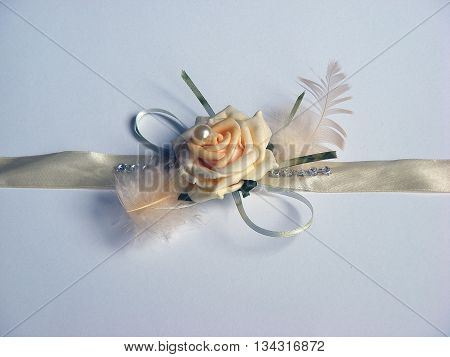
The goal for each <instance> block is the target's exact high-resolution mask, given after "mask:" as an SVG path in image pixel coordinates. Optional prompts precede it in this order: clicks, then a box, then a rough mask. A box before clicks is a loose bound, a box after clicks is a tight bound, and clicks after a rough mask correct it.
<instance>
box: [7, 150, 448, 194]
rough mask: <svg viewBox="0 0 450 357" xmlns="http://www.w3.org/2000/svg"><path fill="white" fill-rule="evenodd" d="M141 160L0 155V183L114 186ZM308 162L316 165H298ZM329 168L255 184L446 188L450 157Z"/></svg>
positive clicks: (330, 189) (338, 189) (331, 189)
mask: <svg viewBox="0 0 450 357" xmlns="http://www.w3.org/2000/svg"><path fill="white" fill-rule="evenodd" d="M142 160H143V157H139V156H137V155H115V154H102V153H97V152H84V151H63V152H59V153H54V154H46V155H37V156H22V157H0V187H9V188H49V189H54V188H63V189H80V188H90V189H114V180H113V170H114V167H115V166H117V165H118V164H120V163H129V164H134V163H138V162H143V161H142ZM316 165H317V164H316ZM311 166H314V163H311V164H306V165H302V167H303V168H307V167H311ZM327 166H329V167H330V168H331V169H332V171H333V173H332V174H331V175H329V176H325V175H320V176H309V177H300V176H291V177H276V178H275V177H270V176H269V175H266V176H264V177H263V178H262V179H261V180H260V181H259V182H258V184H262V185H265V186H268V187H272V188H275V189H283V188H284V189H289V190H296V191H303V192H327V193H351V192H440V193H449V192H450V160H393V161H357V162H327Z"/></svg>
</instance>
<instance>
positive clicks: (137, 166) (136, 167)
mask: <svg viewBox="0 0 450 357" xmlns="http://www.w3.org/2000/svg"><path fill="white" fill-rule="evenodd" d="M138 168H139V165H136V164H133V165H131V166H130V170H131V171H135V170H137V169H138Z"/></svg>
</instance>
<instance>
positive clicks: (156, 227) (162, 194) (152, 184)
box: [115, 165, 201, 238]
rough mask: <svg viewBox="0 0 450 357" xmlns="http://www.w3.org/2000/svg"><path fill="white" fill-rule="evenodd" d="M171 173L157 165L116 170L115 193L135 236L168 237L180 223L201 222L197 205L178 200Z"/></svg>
mask: <svg viewBox="0 0 450 357" xmlns="http://www.w3.org/2000/svg"><path fill="white" fill-rule="evenodd" d="M171 176H172V175H171V172H169V171H168V170H166V169H164V168H163V167H162V166H160V165H158V166H154V167H151V168H146V169H145V170H136V171H134V172H118V173H115V184H116V192H117V195H118V197H119V199H120V202H121V203H122V205H123V207H124V208H125V210H126V211H127V213H128V215H129V216H130V218H131V219H132V221H133V223H134V225H135V227H134V228H135V232H136V236H142V235H145V236H157V237H164V238H169V237H170V236H171V235H172V233H173V232H174V231H175V229H176V228H177V227H179V226H180V225H181V224H183V223H188V222H189V223H192V222H194V223H199V222H200V218H201V217H200V211H199V209H198V206H199V205H197V204H195V203H193V202H187V201H180V200H178V196H179V195H180V192H178V191H177V190H176V189H175V187H174V183H173V178H172V177H171Z"/></svg>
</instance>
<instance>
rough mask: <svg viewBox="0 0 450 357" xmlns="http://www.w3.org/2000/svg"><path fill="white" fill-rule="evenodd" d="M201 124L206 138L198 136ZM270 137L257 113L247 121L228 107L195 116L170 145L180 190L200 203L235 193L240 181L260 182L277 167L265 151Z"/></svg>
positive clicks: (261, 117)
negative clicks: (210, 114) (191, 122)
mask: <svg viewBox="0 0 450 357" xmlns="http://www.w3.org/2000/svg"><path fill="white" fill-rule="evenodd" d="M205 125H207V127H206V131H207V133H206V135H204V136H203V137H198V131H199V130H198V129H200V130H205ZM196 134H197V135H196ZM208 134H209V135H208ZM271 136H272V131H271V130H270V128H269V126H268V125H267V123H266V122H265V120H264V118H263V115H262V113H261V112H260V111H258V112H257V113H256V114H255V115H254V116H253V117H252V118H249V117H248V116H246V115H245V114H243V113H241V112H239V111H238V110H236V109H235V108H233V107H231V106H228V107H226V108H225V109H224V110H222V111H221V112H220V113H218V114H216V115H215V116H213V117H211V118H208V117H198V118H197V122H196V125H195V126H194V127H193V128H191V129H189V130H187V131H186V132H185V133H183V134H182V135H181V136H180V137H179V138H178V139H177V140H176V141H175V143H174V148H175V152H176V155H177V162H178V164H177V173H178V176H179V179H180V181H183V182H184V184H183V185H182V187H183V191H184V192H187V193H188V194H189V197H190V198H191V199H192V200H193V201H195V202H203V201H207V200H210V199H214V198H223V197H224V195H225V194H226V193H230V192H234V191H237V190H239V189H240V188H241V186H242V185H243V183H244V180H254V181H257V180H260V179H261V178H262V177H263V176H264V175H265V174H266V173H267V172H268V171H269V170H271V169H273V168H276V167H278V164H277V162H276V160H275V157H274V155H273V153H272V151H270V150H268V149H266V147H267V144H268V143H269V140H270V138H271Z"/></svg>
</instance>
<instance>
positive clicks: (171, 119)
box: [133, 108, 188, 152]
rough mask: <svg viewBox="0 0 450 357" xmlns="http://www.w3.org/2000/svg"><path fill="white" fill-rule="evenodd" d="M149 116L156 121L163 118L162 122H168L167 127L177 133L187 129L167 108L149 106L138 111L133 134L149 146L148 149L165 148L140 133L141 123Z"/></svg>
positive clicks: (160, 149) (157, 149)
mask: <svg viewBox="0 0 450 357" xmlns="http://www.w3.org/2000/svg"><path fill="white" fill-rule="evenodd" d="M149 117H151V118H154V119H155V120H158V121H161V119H163V120H164V121H163V123H167V124H169V128H170V129H172V130H174V131H175V132H176V133H177V134H181V133H183V132H184V131H186V130H187V129H188V128H187V126H186V125H185V124H184V123H183V122H182V121H181V120H180V119H179V118H177V117H176V116H175V115H174V114H172V113H171V112H169V111H167V110H164V109H159V108H151V109H146V110H142V111H140V112H139V113H138V114H137V115H136V118H135V119H134V121H133V132H134V136H135V137H136V138H137V139H138V140H139V142H141V143H142V144H143V145H145V146H147V147H149V148H150V149H152V150H154V151H156V152H163V151H166V150H167V148H164V147H162V146H159V145H157V144H154V143H153V142H152V141H151V140H149V139H148V138H147V137H146V136H145V135H144V134H142V123H143V122H144V120H148V119H149Z"/></svg>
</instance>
